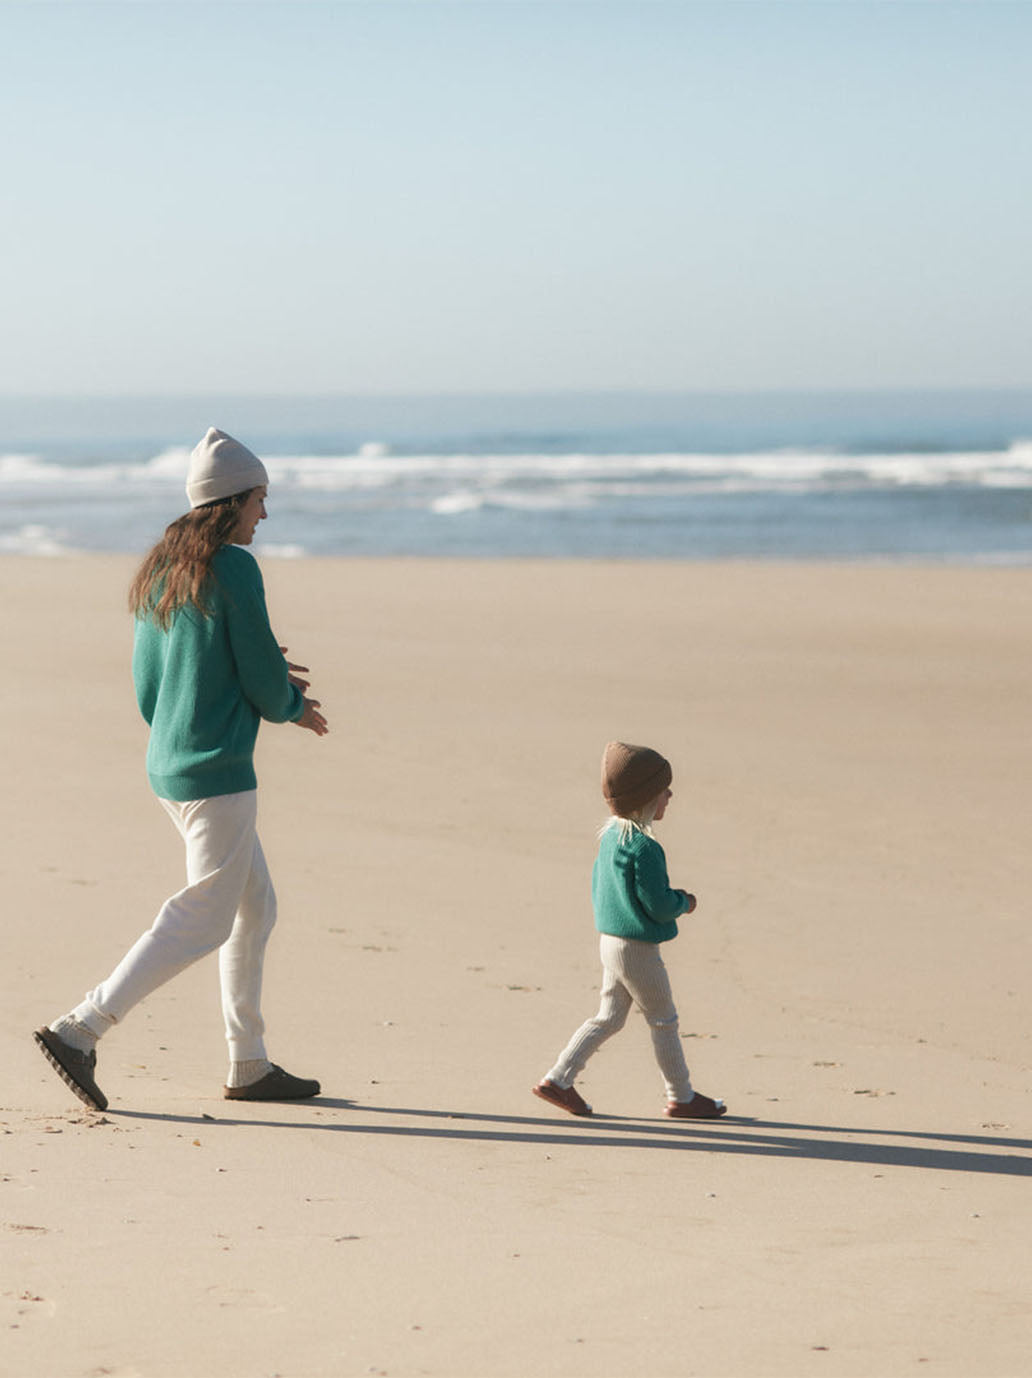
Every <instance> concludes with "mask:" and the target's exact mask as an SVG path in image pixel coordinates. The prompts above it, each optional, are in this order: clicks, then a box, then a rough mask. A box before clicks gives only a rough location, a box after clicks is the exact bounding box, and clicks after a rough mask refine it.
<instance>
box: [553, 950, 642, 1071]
mask: <svg viewBox="0 0 1032 1378" xmlns="http://www.w3.org/2000/svg"><path fill="white" fill-rule="evenodd" d="M620 941H621V939H619V938H610V937H609V936H608V934H603V935H602V941H601V943H600V944H599V946H600V949H601V955H602V998H601V1000H600V1002H599V1007H598V1014H596V1015H595V1017H594V1019H589V1020H587V1021H586V1023H584V1024H582V1025H581V1026H580V1028H579V1029H578V1030H577V1032H576V1033H575V1034H574V1035H573V1037H572V1038H571V1039H570V1041H569V1043H567V1045H566V1047H565V1048H564V1049H563V1051H562V1052H561V1053H560V1054H559V1061H558V1062H557V1063H556V1064H555V1066H554V1067H553V1068H552V1070H551V1071H550V1072H549V1073H548V1075H547V1076H546V1077H545V1080H546V1081H551V1082H554V1083H555V1085H556V1086H561V1087H563V1088H565V1087H567V1086H572V1085H573V1083H574V1081H575V1080H576V1079H577V1077H578V1076H579V1075H580V1073H581V1072H583V1070H584V1067H585V1064H586V1063H587V1061H588V1058H589V1057H591V1056H592V1054H593V1053H596V1052H597V1051H598V1049H599V1048H600V1047H601V1046H602V1044H603V1043H604V1042H605V1041H606V1039H607V1038H612V1036H613V1034H615V1033H619V1031H620V1030H621V1029H622V1028H623V1026H624V1024H625V1023H626V1022H627V1016H628V1014H629V1013H630V1009H631V1005H632V1003H633V1001H632V998H631V995H630V993H629V992H628V991H627V990H626V988H625V987H624V985H623V983H622V982H621V980H620V978H619V977H618V976H617V974H616V972H615V971H614V969H613V967H612V965H611V964H610V962H609V961H608V960H607V957H608V954H609V948H608V946H607V944H608V945H611V944H613V943H619V942H620Z"/></svg>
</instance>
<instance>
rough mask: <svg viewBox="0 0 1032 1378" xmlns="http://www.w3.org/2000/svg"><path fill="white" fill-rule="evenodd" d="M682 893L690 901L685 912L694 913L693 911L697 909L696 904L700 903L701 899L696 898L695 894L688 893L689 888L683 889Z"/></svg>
mask: <svg viewBox="0 0 1032 1378" xmlns="http://www.w3.org/2000/svg"><path fill="white" fill-rule="evenodd" d="M681 894H682V895H683V896H684V897H685V899H686V900H687V901H688V905H687V908H686V909H685V911H684V912H685V913H686V914H690V913H692V911H693V910H694V909H695V907H696V905H697V904H698V903H699V901H698V900H697V899H696V898H695V896H694V895H689V893H688V891H687V890H682V891H681Z"/></svg>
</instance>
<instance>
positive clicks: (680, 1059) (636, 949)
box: [614, 940, 695, 1101]
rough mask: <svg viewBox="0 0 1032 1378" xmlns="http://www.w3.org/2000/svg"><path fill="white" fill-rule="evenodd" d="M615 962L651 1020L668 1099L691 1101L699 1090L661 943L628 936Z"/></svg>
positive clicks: (637, 1001) (639, 1005) (628, 986)
mask: <svg viewBox="0 0 1032 1378" xmlns="http://www.w3.org/2000/svg"><path fill="white" fill-rule="evenodd" d="M614 964H615V966H616V972H617V975H618V977H619V979H620V980H621V981H622V982H623V984H624V985H625V986H626V988H627V990H628V991H630V994H631V996H632V998H633V1000H634V1003H635V1004H636V1005H637V1006H638V1008H639V1009H640V1010H641V1012H642V1014H643V1015H644V1016H645V1018H646V1020H647V1021H648V1025H649V1031H650V1033H651V1034H652V1047H653V1050H654V1052H655V1054H656V1061H657V1062H658V1063H659V1070H660V1071H661V1072H662V1074H663V1080H664V1082H665V1083H666V1093H667V1099H668V1100H671V1101H690V1100H691V1098H692V1096H693V1095H694V1094H695V1092H694V1090H693V1089H692V1080H691V1077H690V1076H689V1074H688V1064H687V1063H686V1062H685V1057H684V1048H683V1047H682V1046H681V1035H680V1032H679V1027H678V1022H677V1010H676V1008H675V1007H674V998H673V994H672V993H671V990H670V977H669V976H668V975H667V969H666V967H665V966H664V965H663V958H662V957H661V956H660V952H659V946H658V944H656V943H644V942H635V941H633V940H628V941H627V942H625V943H624V944H623V946H622V948H621V950H620V952H619V953H618V954H615V955H614Z"/></svg>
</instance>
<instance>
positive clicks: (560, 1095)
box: [531, 1081, 592, 1115]
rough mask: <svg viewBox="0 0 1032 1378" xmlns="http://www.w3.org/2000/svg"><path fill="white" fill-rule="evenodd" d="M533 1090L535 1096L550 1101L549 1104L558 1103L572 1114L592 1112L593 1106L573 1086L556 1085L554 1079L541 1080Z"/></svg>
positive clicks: (562, 1108) (588, 1113) (560, 1107)
mask: <svg viewBox="0 0 1032 1378" xmlns="http://www.w3.org/2000/svg"><path fill="white" fill-rule="evenodd" d="M531 1090H532V1091H533V1092H534V1094H535V1096H540V1097H541V1099H542V1100H546V1101H548V1103H549V1105H557V1106H558V1107H559V1109H560V1110H566V1111H567V1112H568V1113H569V1114H571V1115H590V1114H591V1113H592V1112H591V1106H590V1105H589V1104H588V1102H587V1101H586V1100H584V1099H583V1098H582V1097H581V1096H580V1095H579V1094H578V1092H576V1091H575V1090H574V1089H573V1087H572V1086H556V1084H555V1082H554V1081H539V1082H538V1084H537V1085H536V1086H534V1087H531Z"/></svg>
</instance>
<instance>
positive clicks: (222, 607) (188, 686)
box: [133, 546, 304, 800]
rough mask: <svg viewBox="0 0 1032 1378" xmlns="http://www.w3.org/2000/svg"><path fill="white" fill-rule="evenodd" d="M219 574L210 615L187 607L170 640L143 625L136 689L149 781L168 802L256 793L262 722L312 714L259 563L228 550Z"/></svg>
mask: <svg viewBox="0 0 1032 1378" xmlns="http://www.w3.org/2000/svg"><path fill="white" fill-rule="evenodd" d="M211 575H212V577H211V579H210V581H209V587H208V591H207V592H208V601H209V612H208V614H207V615H205V614H203V613H201V612H199V611H198V609H197V608H196V607H195V606H194V605H193V604H187V605H186V606H185V607H182V608H180V609H179V610H178V611H177V612H176V613H175V614H174V616H173V618H172V623H171V625H170V627H169V629H168V631H162V629H161V628H160V627H159V626H158V625H157V623H156V622H155V621H154V620H153V619H152V618H149V617H138V618H137V620H136V633H135V641H134V645H133V682H134V684H135V686H136V700H137V703H138V704H139V705H140V712H141V713H142V714H143V716H144V718H145V719H146V720H147V722H148V723H149V724H150V729H151V733H150V743H149V745H148V748H147V775H148V778H149V780H150V783H151V788H152V789H153V790H154V792H155V794H157V795H158V796H159V797H160V798H162V799H177V800H186V799H211V798H213V797H214V796H215V795H219V794H236V793H237V792H239V791H241V790H249V789H254V788H255V787H256V784H257V780H256V777H255V773H254V744H255V740H256V738H257V736H258V724H259V722H260V720H261V719H262V718H265V719H267V720H268V721H269V722H297V720H298V719H299V718H300V717H301V714H302V713H303V712H304V698H303V696H302V694H301V691H300V689H298V688H297V686H296V685H293V684H291V683H290V681H289V679H288V670H287V662H286V660H285V659H284V657H283V653H282V651H280V649H279V646H278V645H277V643H276V638H275V637H274V636H273V633H272V628H271V627H270V626H269V615H268V612H267V610H266V607H265V587H264V585H263V583H262V576H261V571H260V570H259V568H258V564H257V561H256V560H255V559H254V557H253V556H252V555H250V554H249V553H248V552H247V551H246V550H243V549H242V548H241V547H240V546H222V548H221V549H220V550H218V551H217V552H216V554H215V556H214V558H213V560H212V563H211Z"/></svg>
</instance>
